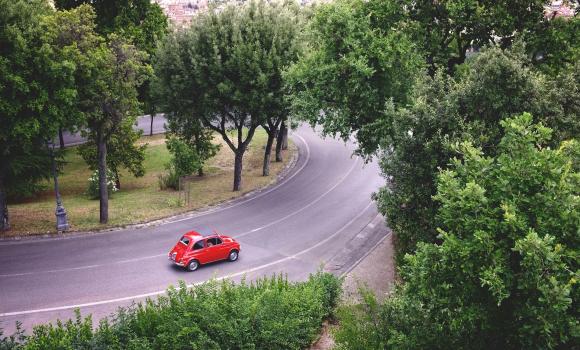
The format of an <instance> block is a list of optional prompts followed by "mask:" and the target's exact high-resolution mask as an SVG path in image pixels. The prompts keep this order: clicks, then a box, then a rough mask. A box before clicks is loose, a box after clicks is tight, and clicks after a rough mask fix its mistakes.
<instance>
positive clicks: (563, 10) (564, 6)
mask: <svg viewBox="0 0 580 350" xmlns="http://www.w3.org/2000/svg"><path fill="white" fill-rule="evenodd" d="M574 12H575V8H574V5H571V4H570V3H569V2H568V1H552V3H551V4H550V5H548V6H546V7H545V8H544V16H545V17H546V18H548V19H553V18H558V17H563V18H570V17H574Z"/></svg>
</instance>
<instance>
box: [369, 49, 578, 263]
mask: <svg viewBox="0 0 580 350" xmlns="http://www.w3.org/2000/svg"><path fill="white" fill-rule="evenodd" d="M572 71H573V70H572ZM579 82H580V80H578V75H576V76H574V75H573V74H563V75H562V76H559V77H557V78H555V79H551V78H549V77H547V76H545V75H543V74H541V73H538V72H534V71H533V70H531V69H530V68H529V60H528V59H527V58H526V57H525V55H523V54H522V53H520V52H518V51H516V50H511V51H502V50H501V49H499V48H491V49H488V50H485V51H484V52H482V53H480V54H478V55H476V56H475V57H474V58H473V59H472V60H470V61H468V62H467V63H466V64H465V65H464V66H462V67H461V68H460V69H459V71H458V74H457V76H456V78H455V79H453V78H450V77H449V76H447V75H446V74H445V72H444V71H440V72H439V73H438V74H436V75H435V76H434V77H433V78H431V77H428V76H424V77H422V78H420V79H419V80H418V81H417V84H416V86H415V88H414V90H413V92H412V94H411V98H410V103H409V105H408V106H405V107H396V106H394V104H387V107H386V109H385V112H384V113H385V117H383V118H382V119H379V120H377V121H375V122H374V123H373V124H370V125H369V127H371V128H372V129H373V130H375V131H376V132H377V135H383V138H382V141H379V142H380V143H381V153H380V159H381V169H382V171H383V173H384V174H385V177H386V178H387V185H386V186H385V187H384V188H382V189H381V190H380V191H379V192H378V194H377V195H376V197H375V198H376V199H377V204H378V206H379V209H380V211H381V212H382V213H383V214H385V216H386V217H387V221H388V223H389V225H390V227H391V228H392V229H393V231H394V232H396V234H397V238H398V240H397V251H398V257H399V258H400V257H401V256H402V254H404V253H408V252H412V251H413V250H414V249H415V246H416V244H417V242H437V241H438V239H437V236H438V233H437V232H436V230H435V227H436V226H435V225H434V224H433V223H434V222H435V213H436V211H437V209H438V204H437V203H436V202H434V201H433V199H432V196H433V195H435V193H436V189H437V187H436V179H437V172H438V169H440V168H442V169H444V168H445V167H446V166H447V160H448V159H449V158H450V157H451V154H452V152H451V150H450V149H449V147H448V145H449V144H450V143H453V142H456V141H458V140H461V139H464V138H469V139H471V140H472V142H473V143H474V144H475V145H477V146H480V147H482V148H483V149H484V151H485V152H486V153H488V154H490V155H493V154H494V152H495V150H496V148H497V145H498V144H499V141H500V140H501V138H502V136H503V130H502V129H501V128H500V126H499V121H500V120H501V119H502V118H506V117H510V116H514V115H516V114H520V113H522V112H525V111H529V112H532V113H534V114H535V115H541V116H542V117H541V119H540V120H541V121H542V122H543V123H544V124H545V125H547V126H550V127H552V128H553V130H554V142H555V143H556V142H558V141H561V140H563V139H566V138H569V137H574V136H575V135H578V134H579V133H580V122H579V120H580V119H579V118H578V113H579V110H578V105H577V103H576V102H573V101H578V98H580V95H579V94H578V93H579V92H578V91H579V90H578V86H579V85H578V83H579Z"/></svg>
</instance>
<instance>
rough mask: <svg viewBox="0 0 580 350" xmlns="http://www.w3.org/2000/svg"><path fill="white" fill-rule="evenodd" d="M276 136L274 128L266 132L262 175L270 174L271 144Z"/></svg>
mask: <svg viewBox="0 0 580 350" xmlns="http://www.w3.org/2000/svg"><path fill="white" fill-rule="evenodd" d="M275 138H276V129H273V130H270V131H269V132H268V142H266V151H265V152H264V166H263V167H262V176H269V175H270V154H271V153H272V145H273V144H274V139H275Z"/></svg>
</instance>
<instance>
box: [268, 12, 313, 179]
mask: <svg viewBox="0 0 580 350" xmlns="http://www.w3.org/2000/svg"><path fill="white" fill-rule="evenodd" d="M272 7H273V8H272V9H271V10H270V12H269V13H267V15H266V16H264V17H263V18H259V19H258V20H261V23H259V25H260V26H261V27H262V29H263V30H264V31H268V32H270V33H268V34H267V35H270V36H271V37H272V40H271V42H270V43H269V47H266V50H267V51H266V52H265V53H264V54H263V57H262V60H263V61H265V62H264V66H265V67H266V69H264V70H263V72H262V74H263V78H262V79H265V80H267V83H266V84H267V85H268V87H267V88H268V93H267V94H266V95H265V96H264V97H263V98H264V101H263V107H262V110H263V112H262V113H263V114H264V122H263V123H262V127H263V128H264V130H265V131H266V134H267V135H268V138H267V141H266V147H265V149H264V162H263V167H262V175H263V176H269V175H270V156H271V153H272V146H273V145H274V141H275V140H276V138H277V135H278V132H279V129H280V126H281V124H282V122H283V121H284V120H286V119H287V118H288V114H289V113H290V107H289V103H288V99H287V91H286V89H285V88H284V85H283V79H282V72H283V70H284V69H286V68H288V67H289V66H290V64H292V63H293V62H295V61H296V60H297V59H298V54H299V53H300V51H301V46H302V45H301V42H300V39H301V36H300V31H301V29H302V27H303V25H304V23H303V21H301V19H302V14H301V13H300V9H299V7H298V6H297V4H292V3H273V4H272ZM281 136H282V138H284V137H285V136H287V135H285V134H284V133H282V134H281ZM276 157H277V158H278V157H279V152H277V153H276Z"/></svg>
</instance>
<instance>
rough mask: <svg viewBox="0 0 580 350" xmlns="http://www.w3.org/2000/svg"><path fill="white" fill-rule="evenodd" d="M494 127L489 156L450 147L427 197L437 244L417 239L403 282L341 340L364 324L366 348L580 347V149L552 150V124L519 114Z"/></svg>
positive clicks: (466, 146) (573, 145)
mask: <svg viewBox="0 0 580 350" xmlns="http://www.w3.org/2000/svg"><path fill="white" fill-rule="evenodd" d="M501 125H502V127H503V128H504V130H505V131H504V136H503V138H502V139H501V141H500V142H499V144H498V146H497V150H496V151H495V152H493V153H494V155H493V156H492V155H488V154H485V153H484V152H483V151H482V149H481V148H477V147H474V146H473V144H472V143H471V142H461V143H456V144H455V146H454V147H453V149H454V150H455V151H456V152H457V153H456V156H455V157H454V158H453V159H451V166H450V167H449V169H447V170H442V171H441V172H440V173H439V175H438V186H437V194H436V196H435V197H434V198H435V200H436V201H437V202H438V203H439V204H440V207H439V209H438V210H437V222H438V223H439V225H438V229H437V230H438V232H439V235H440V240H441V242H440V244H432V243H421V244H419V246H418V248H417V251H416V252H415V253H414V254H409V255H407V256H406V257H405V264H404V265H403V266H402V268H401V270H400V272H401V277H402V278H403V280H404V281H405V283H404V284H402V285H401V286H400V287H399V289H397V290H396V292H395V294H394V296H393V297H391V298H389V299H387V300H386V301H385V303H384V304H383V305H381V306H380V307H378V308H374V309H369V310H371V311H370V312H371V314H370V315H362V314H360V315H359V317H360V318H358V319H357V320H356V321H355V322H349V323H348V324H347V325H345V327H346V328H345V330H344V331H341V332H342V335H339V336H338V339H339V342H340V339H341V337H343V338H342V339H343V340H344V341H346V340H347V339H348V340H349V341H352V339H351V338H350V337H349V336H348V335H349V334H353V331H355V330H357V329H361V330H362V329H364V328H365V327H370V328H368V329H367V331H366V333H365V334H366V335H367V338H366V339H362V337H361V339H360V341H361V342H367V343H366V344H367V346H368V347H367V348H376V346H374V345H376V344H383V347H386V348H405V349H407V348H415V349H427V348H429V349H449V348H453V349H489V348H502V349H523V348H525V349H553V348H571V347H573V346H574V344H578V341H579V335H580V323H579V321H578V320H579V316H580V314H579V310H580V307H579V305H578V300H579V299H578V297H579V296H580V289H579V288H578V282H577V281H578V277H580V275H579V271H580V270H579V267H580V266H579V263H578V246H579V244H580V238H579V236H578V231H579V230H580V207H579V205H580V202H579V201H578V198H580V197H579V194H580V191H579V189H580V183H579V180H580V173H579V171H580V168H579V163H578V155H579V154H580V153H579V152H580V147H579V146H580V145H579V144H578V142H577V140H570V141H564V142H562V143H560V144H558V145H557V146H556V147H554V148H552V147H550V146H549V144H551V143H552V142H551V141H550V138H551V134H552V130H551V129H549V128H547V127H545V126H543V125H542V124H532V116H531V115H530V114H527V113H525V114H523V115H520V116H517V117H514V118H510V119H505V120H503V121H502V122H501ZM370 305H371V304H369V307H370ZM355 319H356V318H355ZM371 319H372V320H374V322H371V321H370V320H371ZM351 321H352V319H351ZM363 344H364V343H363ZM364 346H365V345H363V348H364Z"/></svg>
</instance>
